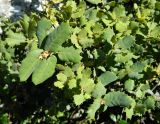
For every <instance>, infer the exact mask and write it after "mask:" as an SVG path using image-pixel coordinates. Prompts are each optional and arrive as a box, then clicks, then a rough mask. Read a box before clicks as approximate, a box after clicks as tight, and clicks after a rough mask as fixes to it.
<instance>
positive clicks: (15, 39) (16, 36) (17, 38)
mask: <svg viewBox="0 0 160 124" xmlns="http://www.w3.org/2000/svg"><path fill="white" fill-rule="evenodd" d="M7 36H8V37H7V38H6V39H5V42H7V44H8V45H9V46H12V47H13V46H15V45H20V44H21V43H26V38H25V37H24V35H23V34H22V33H14V32H13V31H12V30H9V31H8V32H7Z"/></svg>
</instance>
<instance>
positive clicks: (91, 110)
mask: <svg viewBox="0 0 160 124" xmlns="http://www.w3.org/2000/svg"><path fill="white" fill-rule="evenodd" d="M101 100H102V99H101V98H97V99H95V100H94V102H93V104H91V105H90V106H89V108H88V110H87V116H88V118H89V119H91V120H94V119H95V113H96V111H97V110H98V109H99V108H100V106H101Z"/></svg>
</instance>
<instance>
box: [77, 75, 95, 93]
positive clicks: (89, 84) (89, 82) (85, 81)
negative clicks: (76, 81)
mask: <svg viewBox="0 0 160 124" xmlns="http://www.w3.org/2000/svg"><path fill="white" fill-rule="evenodd" d="M80 86H81V89H82V90H83V91H84V92H86V93H91V92H92V91H93V89H94V86H95V84H94V80H93V79H89V78H82V80H81V82H80Z"/></svg>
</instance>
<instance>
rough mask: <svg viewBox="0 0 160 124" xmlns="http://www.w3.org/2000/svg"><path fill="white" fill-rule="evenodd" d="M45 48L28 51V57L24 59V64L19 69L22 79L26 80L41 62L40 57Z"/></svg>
mask: <svg viewBox="0 0 160 124" xmlns="http://www.w3.org/2000/svg"><path fill="white" fill-rule="evenodd" d="M42 51H43V50H41V49H37V50H33V51H31V52H29V53H28V55H27V57H26V58H25V59H24V60H23V61H22V65H21V67H20V70H19V77H20V81H26V80H27V79H28V78H29V76H30V75H31V74H32V72H33V71H34V70H35V68H36V67H37V65H38V64H39V63H40V59H39V58H38V57H39V55H40V54H41V52H42Z"/></svg>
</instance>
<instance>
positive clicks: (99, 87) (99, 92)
mask: <svg viewBox="0 0 160 124" xmlns="http://www.w3.org/2000/svg"><path fill="white" fill-rule="evenodd" d="M104 94H106V88H105V87H104V85H103V84H102V83H101V82H100V81H99V82H98V83H97V84H96V85H95V87H94V90H93V92H92V96H93V97H94V98H100V97H101V96H103V95H104Z"/></svg>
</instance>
